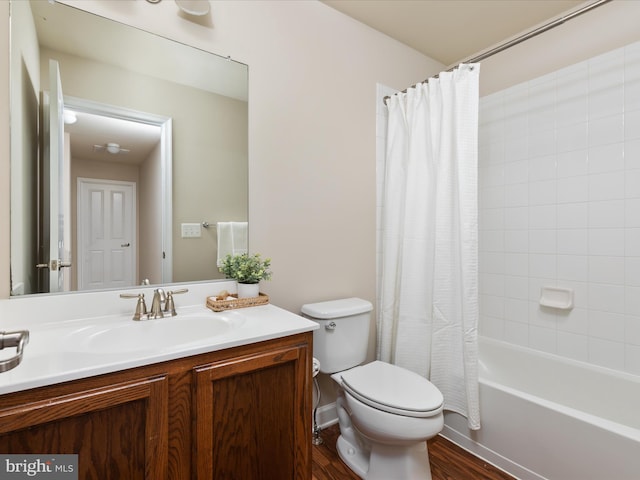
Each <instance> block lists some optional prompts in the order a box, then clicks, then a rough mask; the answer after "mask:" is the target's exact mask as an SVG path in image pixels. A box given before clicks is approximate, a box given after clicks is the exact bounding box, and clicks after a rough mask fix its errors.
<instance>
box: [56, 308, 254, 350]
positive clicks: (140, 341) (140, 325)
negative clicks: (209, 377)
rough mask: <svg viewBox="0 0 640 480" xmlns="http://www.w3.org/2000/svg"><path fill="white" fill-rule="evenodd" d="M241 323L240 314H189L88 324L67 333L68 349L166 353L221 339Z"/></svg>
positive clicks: (242, 321)
mask: <svg viewBox="0 0 640 480" xmlns="http://www.w3.org/2000/svg"><path fill="white" fill-rule="evenodd" d="M243 323H244V318H243V317H242V316H241V315H228V314H214V313H212V312H211V313H210V312H202V313H201V312H198V313H190V314H186V315H180V314H179V315H177V316H175V317H165V318H158V319H154V320H142V321H133V320H130V321H127V322H118V323H117V324H105V323H102V324H100V325H90V326H86V327H82V328H80V329H78V330H75V331H74V332H72V333H70V334H69V335H68V336H67V338H66V339H65V340H66V342H68V343H67V345H68V346H67V350H71V351H83V352H91V353H110V354H113V353H130V352H136V351H147V350H156V351H157V350H166V349H172V348H179V347H183V346H184V345H188V344H191V343H195V342H198V343H202V342H203V341H204V340H206V339H208V338H216V337H220V336H222V335H224V334H226V333H228V332H230V331H231V330H233V329H235V328H237V327H239V326H240V325H242V324H243Z"/></svg>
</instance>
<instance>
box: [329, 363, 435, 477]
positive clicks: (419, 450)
mask: <svg viewBox="0 0 640 480" xmlns="http://www.w3.org/2000/svg"><path fill="white" fill-rule="evenodd" d="M331 377H332V378H333V380H335V381H336V382H338V384H339V385H340V387H341V388H340V389H339V393H338V400H337V402H336V408H337V410H338V420H339V423H340V433H341V435H340V439H339V441H338V444H337V450H338V454H339V455H340V458H341V459H342V461H343V462H345V463H346V464H347V465H348V466H349V468H351V470H353V471H354V472H356V473H357V474H358V475H359V476H360V477H362V478H365V479H367V480H378V479H379V480H383V479H387V480H388V479H391V478H393V479H397V480H401V479H402V480H410V479H411V480H413V479H420V480H424V479H430V478H431V470H430V468H429V456H428V451H427V445H426V441H427V440H428V439H430V438H432V437H433V436H435V435H436V434H438V432H440V431H441V430H442V427H443V425H444V415H443V413H442V407H443V397H442V394H441V393H440V391H439V390H438V389H437V388H436V387H435V386H434V385H433V384H432V383H431V382H429V381H428V380H426V379H425V378H423V377H421V376H419V375H417V374H415V373H413V372H410V371H408V370H405V369H403V368H400V367H397V366H395V365H390V364H388V363H384V362H380V361H376V362H372V363H369V364H366V365H363V366H360V367H355V368H353V369H351V370H347V371H346V372H338V373H335V374H333V375H332V376H331Z"/></svg>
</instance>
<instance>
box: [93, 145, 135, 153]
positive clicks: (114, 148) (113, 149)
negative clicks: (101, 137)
mask: <svg viewBox="0 0 640 480" xmlns="http://www.w3.org/2000/svg"><path fill="white" fill-rule="evenodd" d="M93 151H94V152H108V153H110V154H111V155H119V154H121V153H129V152H130V151H131V150H127V149H126V148H122V147H121V146H120V145H119V144H118V143H115V142H109V143H107V144H106V145H94V146H93Z"/></svg>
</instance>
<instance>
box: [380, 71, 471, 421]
mask: <svg viewBox="0 0 640 480" xmlns="http://www.w3.org/2000/svg"><path fill="white" fill-rule="evenodd" d="M479 70H480V65H479V64H467V65H460V66H459V67H458V68H457V69H455V70H454V71H453V72H443V73H441V74H440V75H439V78H433V79H430V80H429V81H428V82H426V83H423V84H420V85H417V86H416V87H412V88H410V89H409V90H408V91H407V92H406V93H403V94H396V95H393V96H392V97H391V98H390V99H389V100H388V109H389V123H388V131H387V155H386V166H385V178H384V187H383V188H384V196H383V205H382V237H381V238H382V260H381V272H380V273H381V283H380V296H379V305H378V358H379V359H381V360H383V361H387V362H390V363H394V364H397V365H400V366H402V367H405V368H408V369H410V370H413V371H415V372H417V373H419V374H421V375H423V376H425V377H427V378H429V379H430V380H431V382H432V383H433V384H435V385H436V386H437V387H438V388H439V389H440V391H441V392H442V394H443V395H444V399H445V409H447V410H451V411H455V412H458V413H460V414H462V415H464V416H465V417H467V419H468V424H469V427H470V428H471V429H479V428H480V413H479V401H478V367H477V362H478V342H477V325H478V278H477V277H478V247H477V245H478V214H477V211H478V209H477V177H478V174H477V171H478V169H477V163H478V162H477V156H478V153H477V139H478V79H479Z"/></svg>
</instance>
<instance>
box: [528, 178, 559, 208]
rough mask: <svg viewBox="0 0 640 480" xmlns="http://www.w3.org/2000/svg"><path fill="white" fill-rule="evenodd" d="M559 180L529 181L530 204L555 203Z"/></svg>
mask: <svg viewBox="0 0 640 480" xmlns="http://www.w3.org/2000/svg"><path fill="white" fill-rule="evenodd" d="M556 188H557V181H556V180H544V181H541V182H530V183H529V205H555V204H556V202H557V200H556V199H557V195H556V194H557V192H556Z"/></svg>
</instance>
